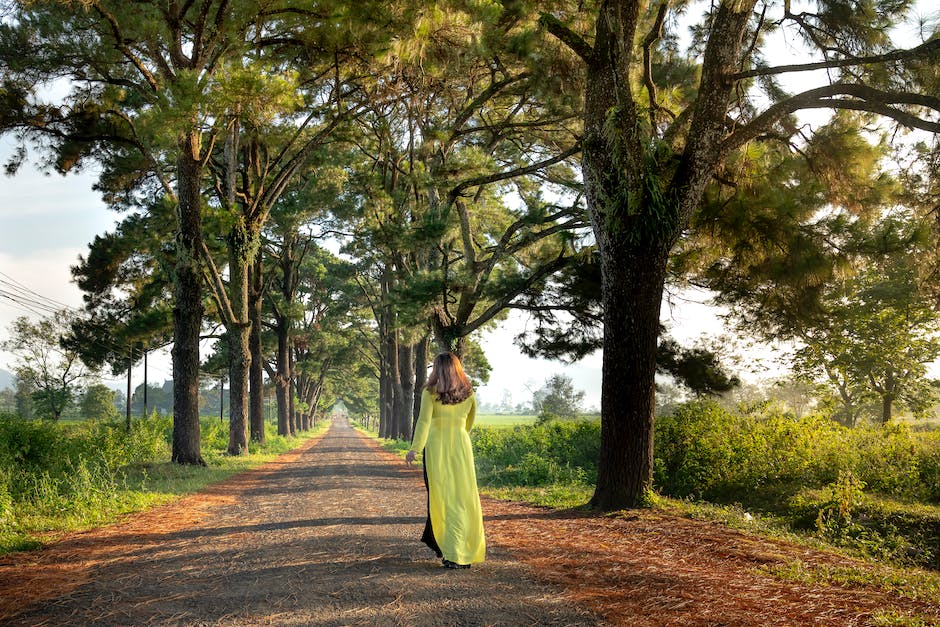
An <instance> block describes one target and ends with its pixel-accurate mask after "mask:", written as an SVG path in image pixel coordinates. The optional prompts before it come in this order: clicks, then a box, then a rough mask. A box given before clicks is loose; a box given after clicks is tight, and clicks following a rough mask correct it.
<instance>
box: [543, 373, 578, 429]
mask: <svg viewBox="0 0 940 627" xmlns="http://www.w3.org/2000/svg"><path fill="white" fill-rule="evenodd" d="M583 400H584V392H583V391H582V390H576V389H575V388H574V383H573V382H572V380H571V377H569V376H568V375H564V374H553V375H552V376H550V377H549V378H548V379H546V380H545V384H544V385H543V386H542V387H541V388H539V389H538V390H536V391H535V393H534V394H533V395H532V405H533V407H535V409H536V410H537V411H538V413H539V420H548V419H550V418H552V417H558V418H569V419H571V418H577V417H578V416H579V415H580V413H581V409H582V401H583Z"/></svg>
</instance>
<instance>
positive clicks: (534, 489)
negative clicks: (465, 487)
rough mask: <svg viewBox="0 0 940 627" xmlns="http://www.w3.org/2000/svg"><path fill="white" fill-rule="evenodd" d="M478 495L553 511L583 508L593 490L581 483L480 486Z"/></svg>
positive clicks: (591, 487)
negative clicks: (548, 508) (520, 502)
mask: <svg viewBox="0 0 940 627" xmlns="http://www.w3.org/2000/svg"><path fill="white" fill-rule="evenodd" d="M480 493H481V494H484V495H486V496H489V497H491V498H494V499H501V500H504V501H522V502H523V503H530V504H532V505H541V506H544V507H551V508H554V509H573V508H576V507H582V506H584V504H585V503H587V502H588V501H589V500H590V498H591V495H592V494H594V488H593V486H589V485H585V484H583V483H577V484H564V483H554V484H550V485H546V486H509V487H506V486H502V487H494V486H481V487H480Z"/></svg>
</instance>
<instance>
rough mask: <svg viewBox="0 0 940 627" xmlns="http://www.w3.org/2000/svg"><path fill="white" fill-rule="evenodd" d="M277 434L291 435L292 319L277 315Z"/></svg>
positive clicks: (275, 382) (275, 380)
mask: <svg viewBox="0 0 940 627" xmlns="http://www.w3.org/2000/svg"><path fill="white" fill-rule="evenodd" d="M276 367H277V375H276V376H275V379H274V384H275V388H276V393H277V434H278V435H290V404H291V403H290V319H288V317H287V315H279V316H277V364H276Z"/></svg>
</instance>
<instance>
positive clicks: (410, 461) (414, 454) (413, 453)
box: [405, 451, 418, 466]
mask: <svg viewBox="0 0 940 627" xmlns="http://www.w3.org/2000/svg"><path fill="white" fill-rule="evenodd" d="M417 456H418V453H417V451H408V453H407V454H406V455H405V463H406V464H408V465H409V466H410V465H411V464H413V463H414V461H415V457H417Z"/></svg>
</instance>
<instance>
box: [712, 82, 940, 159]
mask: <svg viewBox="0 0 940 627" xmlns="http://www.w3.org/2000/svg"><path fill="white" fill-rule="evenodd" d="M839 95H845V96H854V97H856V98H859V99H860V100H844V99H837V98H833V96H839ZM889 103H899V104H909V105H916V106H922V107H928V108H930V109H933V110H934V111H937V112H940V98H938V97H936V96H928V95H925V94H915V93H906V92H905V93H892V92H886V91H882V90H879V89H875V88H873V87H868V86H867V85H855V84H838V83H837V84H835V85H827V86H824V87H819V88H816V89H810V90H809V91H805V92H803V93H801V94H797V95H796V96H792V97H790V98H787V99H786V100H783V101H781V102H778V103H777V104H775V105H773V106H771V107H770V108H768V109H767V110H765V111H764V112H763V113H761V114H760V115H758V116H757V117H755V118H754V119H753V120H751V121H750V122H748V123H747V124H745V125H744V126H741V127H740V128H738V129H737V130H736V131H734V132H733V133H731V135H729V136H728V137H727V138H725V140H724V141H723V142H722V145H721V150H720V154H721V157H722V158H724V157H726V156H727V155H728V154H730V153H731V151H733V150H735V149H737V148H739V147H741V146H743V145H744V144H745V143H747V142H749V141H751V140H752V139H754V138H756V137H757V136H758V135H759V134H761V133H763V132H764V131H766V130H767V129H768V128H770V127H771V126H772V125H773V124H774V123H775V122H777V121H778V120H780V119H782V118H783V117H784V116H786V115H789V114H790V113H793V112H794V111H799V110H800V109H814V108H820V107H825V108H832V109H852V110H856V111H870V112H872V113H878V114H880V115H884V116H886V117H890V118H894V119H895V120H897V121H898V122H900V123H902V124H904V125H905V126H910V127H912V128H919V129H922V130H925V131H929V132H932V133H940V123H937V122H931V121H929V120H924V119H922V118H919V117H917V116H915V115H914V114H911V113H908V112H906V111H902V110H900V109H896V108H894V107H889V106H888V104H889Z"/></svg>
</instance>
